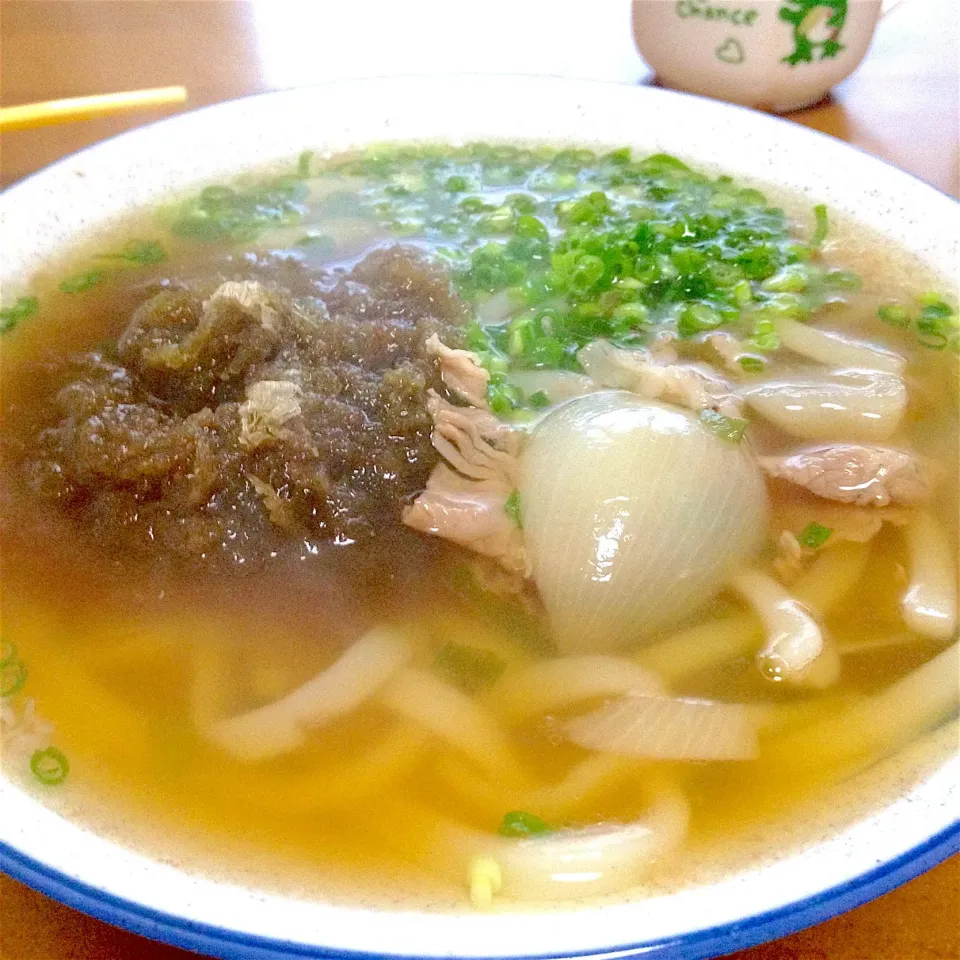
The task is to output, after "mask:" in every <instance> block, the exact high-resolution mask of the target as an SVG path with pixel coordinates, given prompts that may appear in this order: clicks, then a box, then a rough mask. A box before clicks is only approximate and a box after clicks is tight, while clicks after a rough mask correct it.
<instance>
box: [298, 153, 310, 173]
mask: <svg viewBox="0 0 960 960" xmlns="http://www.w3.org/2000/svg"><path fill="white" fill-rule="evenodd" d="M312 160H313V151H312V150H304V151H303V152H302V153H301V154H300V156H299V157H297V176H298V177H299V178H300V179H301V180H307V179H309V177H310V163H311V161H312Z"/></svg>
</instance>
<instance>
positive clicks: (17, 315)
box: [0, 297, 40, 333]
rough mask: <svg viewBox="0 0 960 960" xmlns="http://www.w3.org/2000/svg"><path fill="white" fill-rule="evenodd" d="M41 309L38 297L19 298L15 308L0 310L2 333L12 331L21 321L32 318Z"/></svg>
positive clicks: (0, 328)
mask: <svg viewBox="0 0 960 960" xmlns="http://www.w3.org/2000/svg"><path fill="white" fill-rule="evenodd" d="M39 309H40V301H39V300H37V298H36V297H17V299H16V301H15V302H14V304H13V306H11V307H4V308H3V309H2V310H0V333H7V332H8V331H10V330H12V329H13V328H14V327H15V326H16V325H17V324H18V323H19V322H20V321H21V320H26V319H27V317H32V316H33V315H34V314H35V313H36V312H37V310H39Z"/></svg>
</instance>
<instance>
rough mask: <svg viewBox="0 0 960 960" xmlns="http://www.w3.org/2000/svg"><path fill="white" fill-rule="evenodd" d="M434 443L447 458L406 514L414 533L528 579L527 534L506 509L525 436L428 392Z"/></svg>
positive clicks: (484, 413)
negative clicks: (488, 559)
mask: <svg viewBox="0 0 960 960" xmlns="http://www.w3.org/2000/svg"><path fill="white" fill-rule="evenodd" d="M427 408H428V410H429V411H430V415H431V416H432V417H433V423H434V427H433V433H432V434H431V439H432V440H433V445H434V447H435V448H436V450H437V452H438V453H440V455H441V456H442V457H443V458H444V460H446V463H441V464H439V465H438V466H437V467H435V468H434V470H433V473H432V474H431V475H430V479H429V480H428V481H427V486H426V489H425V490H424V491H423V493H421V494H420V496H418V497H417V499H416V500H415V501H414V502H413V503H412V504H411V505H410V506H409V507H407V508H406V509H405V510H404V512H403V522H404V523H405V524H406V525H407V526H408V527H412V528H413V529H414V530H419V531H421V532H422V533H429V534H432V535H433V536H436V537H443V538H444V539H445V540H451V541H453V542H454V543H459V544H461V545H462V546H465V547H468V548H469V549H471V550H473V551H475V552H476V553H478V554H481V555H482V556H485V557H491V558H492V559H494V560H496V561H497V562H498V563H499V564H500V565H501V566H502V567H504V568H505V569H506V570H509V571H510V572H511V573H519V574H521V575H522V576H524V577H527V576H529V575H530V573H531V567H530V560H529V558H528V556H527V551H526V548H525V547H524V541H523V532H522V530H521V529H520V527H519V525H518V524H517V522H516V520H515V519H514V518H513V517H512V516H511V515H510V513H508V511H507V500H508V498H509V497H510V496H511V494H512V493H513V491H514V490H515V488H516V485H517V470H518V463H519V455H520V445H521V442H522V435H521V434H520V432H519V431H517V430H514V429H513V428H511V427H509V426H508V425H507V424H505V423H501V422H500V421H499V420H498V419H497V418H496V417H495V416H494V415H493V414H492V413H490V411H489V410H480V409H478V408H477V407H457V406H454V405H453V404H452V403H448V402H447V401H446V400H444V399H443V398H442V397H440V396H439V395H438V394H437V393H436V392H435V391H430V395H429V397H428V400H427Z"/></svg>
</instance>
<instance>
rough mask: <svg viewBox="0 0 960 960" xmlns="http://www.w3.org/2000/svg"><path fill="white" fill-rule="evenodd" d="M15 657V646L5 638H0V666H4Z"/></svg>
mask: <svg viewBox="0 0 960 960" xmlns="http://www.w3.org/2000/svg"><path fill="white" fill-rule="evenodd" d="M16 657H17V648H16V647H15V646H14V645H13V644H12V643H11V642H10V641H9V640H7V639H3V640H0V667H5V666H6V665H7V664H8V663H9V662H10V661H11V660H15V659H16Z"/></svg>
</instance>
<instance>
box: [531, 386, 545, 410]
mask: <svg viewBox="0 0 960 960" xmlns="http://www.w3.org/2000/svg"><path fill="white" fill-rule="evenodd" d="M527 403H529V404H530V406H531V407H533V409H534V410H542V409H543V408H544V407H549V406H550V397H548V396H547V392H546V391H545V390H536V391H535V392H534V393H531V394H530V396H529V397H527Z"/></svg>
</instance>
